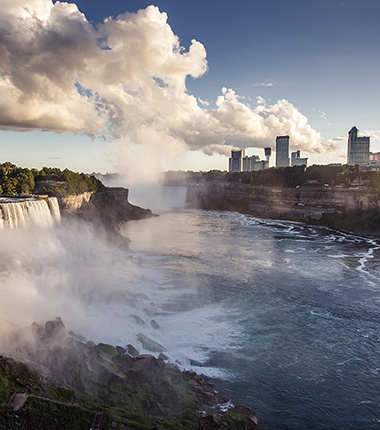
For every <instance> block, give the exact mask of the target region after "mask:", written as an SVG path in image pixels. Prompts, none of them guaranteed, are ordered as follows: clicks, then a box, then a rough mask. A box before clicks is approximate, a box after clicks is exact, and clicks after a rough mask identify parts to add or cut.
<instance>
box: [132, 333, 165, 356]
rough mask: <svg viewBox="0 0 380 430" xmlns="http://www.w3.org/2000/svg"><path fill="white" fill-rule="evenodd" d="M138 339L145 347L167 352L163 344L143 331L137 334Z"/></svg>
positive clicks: (150, 349) (153, 350)
mask: <svg viewBox="0 0 380 430" xmlns="http://www.w3.org/2000/svg"><path fill="white" fill-rule="evenodd" d="M137 340H138V341H139V342H140V343H141V345H142V346H143V348H145V349H146V350H148V351H150V352H166V349H165V348H164V347H163V346H162V345H160V344H159V343H157V342H156V341H154V340H152V339H150V338H149V337H148V336H145V335H144V334H142V333H140V334H138V335H137Z"/></svg>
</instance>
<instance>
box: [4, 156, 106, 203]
mask: <svg viewBox="0 0 380 430" xmlns="http://www.w3.org/2000/svg"><path fill="white" fill-rule="evenodd" d="M101 186H102V184H101V182H100V181H98V180H97V179H96V178H95V177H94V176H87V175H85V174H84V173H76V172H72V171H71V170H68V169H65V170H61V169H57V168H50V167H43V168H42V169H41V170H37V169H25V168H22V167H17V166H16V165H14V164H12V163H10V162H6V163H3V164H0V195H8V196H15V195H22V196H25V195H30V194H31V193H35V194H47V195H48V196H51V197H52V196H55V197H58V196H62V197H64V196H67V195H70V194H82V193H84V192H87V191H97V190H98V188H99V187H101Z"/></svg>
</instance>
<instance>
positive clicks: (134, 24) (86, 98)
mask: <svg viewBox="0 0 380 430" xmlns="http://www.w3.org/2000/svg"><path fill="white" fill-rule="evenodd" d="M0 6H1V10H2V14H1V17H0V71H1V78H0V91H1V95H2V97H1V99H0V153H1V154H2V157H1V160H2V161H11V162H13V163H15V164H17V165H20V166H24V167H36V168H41V167H42V166H52V167H60V168H65V167H67V168H69V169H72V170H76V171H84V172H88V173H89V172H101V173H105V172H120V173H125V172H128V173H130V174H131V175H134V176H136V175H139V176H143V177H149V176H151V174H152V172H156V171H158V170H160V169H163V170H194V171H198V170H211V169H220V170H227V166H228V156H229V153H230V151H231V149H234V148H246V154H248V155H253V154H255V155H259V156H260V157H261V158H264V150H263V148H264V147H265V146H272V147H273V148H274V147H275V137H276V136H278V135H287V134H288V135H289V136H290V146H291V147H290V149H291V150H292V151H293V150H298V149H300V150H301V156H304V157H305V156H306V157H309V164H327V163H345V162H346V146H347V133H348V130H349V129H350V128H351V127H352V126H354V125H356V126H357V127H358V129H359V133H360V134H361V135H367V136H371V150H372V151H373V152H377V151H380V124H379V118H380V115H379V114H380V97H379V96H380V85H379V74H380V72H379V71H380V57H379V39H380V37H379V36H380V26H379V25H378V20H379V15H380V3H379V2H378V1H377V0H307V1H305V0H235V1H227V0H203V1H198V0H193V1H186V2H185V1H178V0H166V1H156V2H155V3H151V2H145V1H139V0H123V1H122V0H108V1H104V0H77V1H76V2H67V3H66V2H52V1H51V0H0ZM273 163H274V156H272V160H271V164H273Z"/></svg>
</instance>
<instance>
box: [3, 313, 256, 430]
mask: <svg viewBox="0 0 380 430" xmlns="http://www.w3.org/2000/svg"><path fill="white" fill-rule="evenodd" d="M1 327H2V334H3V335H2V337H1V339H2V345H1V350H2V351H7V354H4V355H3V356H0V381H1V383H0V429H7V430H8V429H16V428H17V429H19V428H24V429H51V428H54V429H67V428H70V429H81V430H82V429H85V428H90V427H91V426H92V427H91V428H98V429H129V430H133V429H146V430H148V429H151V430H153V429H157V430H159V429H162V430H165V429H173V430H174V429H175V430H181V429H205V430H207V429H219V428H220V429H223V428H225V429H256V428H257V419H256V417H255V415H254V412H252V411H251V410H250V409H248V408H246V407H244V406H239V405H233V403H232V402H231V401H230V400H229V399H228V398H227V397H225V396H223V395H221V394H219V393H217V392H216V391H215V387H214V384H213V383H212V382H211V381H210V380H209V379H208V378H206V377H205V376H204V375H197V374H196V373H195V372H192V371H181V370H179V369H178V367H177V366H176V365H174V364H172V363H169V362H168V361H167V360H166V359H165V357H162V356H161V357H155V356H154V355H150V354H139V353H138V352H137V350H136V349H134V351H136V352H137V354H136V353H135V354H133V355H131V354H130V353H129V352H128V347H121V346H118V347H113V346H111V345H107V344H102V343H100V344H98V345H95V344H93V343H92V342H86V341H85V340H84V339H83V338H80V337H79V336H77V335H75V334H74V333H67V332H66V329H65V326H64V324H63V322H62V320H61V319H60V318H56V319H55V320H54V321H48V322H46V323H45V325H44V326H41V325H39V324H37V323H34V324H32V325H31V326H29V327H18V326H16V325H14V324H11V323H9V322H7V321H2V322H1ZM5 333H6V336H5ZM96 421H98V423H97V427H96V426H93V424H94V423H95V422H96ZM68 426H69V427H68Z"/></svg>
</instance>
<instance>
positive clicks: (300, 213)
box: [187, 182, 380, 229]
mask: <svg viewBox="0 0 380 430" xmlns="http://www.w3.org/2000/svg"><path fill="white" fill-rule="evenodd" d="M187 202H188V204H189V206H190V207H194V208H200V209H209V210H210V209H211V210H228V211H236V212H242V213H247V214H251V215H254V216H257V217H261V218H276V219H287V220H292V221H303V222H317V223H321V224H323V220H325V219H326V220H330V222H331V223H332V224H331V225H330V226H332V227H336V228H339V225H338V226H335V225H333V224H334V222H333V219H334V218H333V217H338V218H339V217H341V216H342V215H344V216H345V217H349V216H350V214H351V216H352V214H355V216H357V214H358V213H367V212H369V211H371V212H378V211H379V210H380V195H379V193H376V192H374V191H371V190H366V189H346V188H330V187H300V188H285V187H284V188H280V187H265V186H255V185H244V184H236V183H232V184H231V183H227V182H209V183H200V184H189V185H188V193H187ZM338 218H337V222H338ZM339 219H340V218H339ZM327 225H329V224H328V223H327ZM348 227H349V226H348ZM341 228H345V227H344V226H341ZM353 229H354V228H353Z"/></svg>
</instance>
